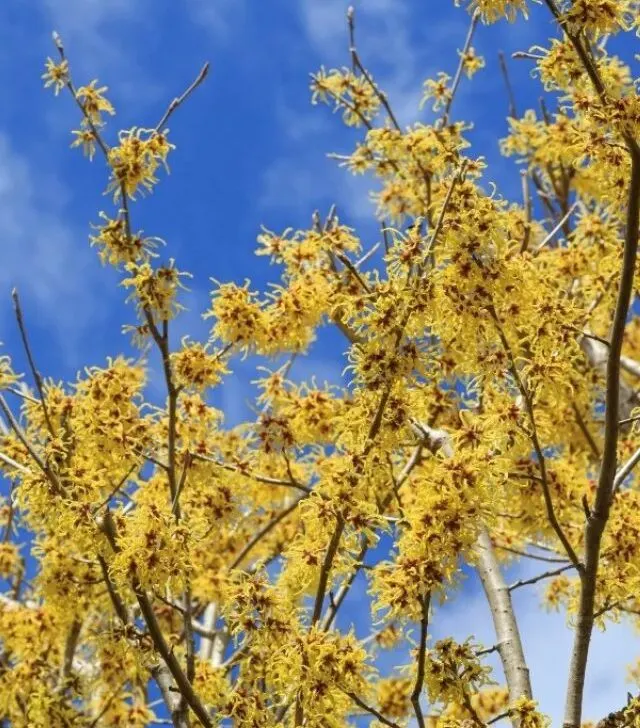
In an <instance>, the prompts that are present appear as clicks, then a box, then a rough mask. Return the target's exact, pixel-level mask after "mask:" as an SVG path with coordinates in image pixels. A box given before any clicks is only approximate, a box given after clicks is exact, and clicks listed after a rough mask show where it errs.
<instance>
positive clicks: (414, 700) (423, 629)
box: [411, 592, 431, 728]
mask: <svg viewBox="0 0 640 728" xmlns="http://www.w3.org/2000/svg"><path fill="white" fill-rule="evenodd" d="M420 603H421V607H422V616H421V618H420V642H419V645H418V656H417V663H418V669H417V671H416V681H415V683H414V685H413V690H412V692H411V704H412V705H413V712H414V713H415V716H416V721H417V722H418V726H419V728H425V725H426V723H425V720H424V715H423V714H422V707H421V706H420V695H421V693H422V688H423V685H424V676H425V668H426V661H427V630H428V627H429V607H430V605H431V593H430V592H428V593H427V594H425V595H424V596H423V597H422V598H421V599H420Z"/></svg>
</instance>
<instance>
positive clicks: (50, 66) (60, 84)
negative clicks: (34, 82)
mask: <svg viewBox="0 0 640 728" xmlns="http://www.w3.org/2000/svg"><path fill="white" fill-rule="evenodd" d="M45 65H46V69H47V70H46V71H45V73H43V74H42V78H43V79H44V86H45V88H48V87H49V86H53V92H54V93H55V95H56V96H57V95H58V93H59V92H60V89H63V88H64V87H65V86H66V85H67V83H69V62H68V61H67V60H66V59H65V60H62V61H60V63H55V61H53V60H52V59H51V58H47V61H46V64H45Z"/></svg>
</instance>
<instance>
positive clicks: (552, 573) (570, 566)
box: [508, 564, 576, 592]
mask: <svg viewBox="0 0 640 728" xmlns="http://www.w3.org/2000/svg"><path fill="white" fill-rule="evenodd" d="M575 568H576V567H575V566H574V565H573V564H565V565H564V566H561V567H560V568H559V569H552V570H551V571H545V572H544V573H543V574H538V575H537V576H532V577H531V578H530V579H519V580H518V581H515V582H514V583H513V584H511V585H510V586H509V587H508V589H509V591H510V592H511V591H514V590H515V589H519V588H520V587H522V586H528V585H530V584H537V583H538V582H539V581H542V580H543V579H549V578H551V577H552V576H558V574H563V573H564V572H565V571H568V570H569V569H575Z"/></svg>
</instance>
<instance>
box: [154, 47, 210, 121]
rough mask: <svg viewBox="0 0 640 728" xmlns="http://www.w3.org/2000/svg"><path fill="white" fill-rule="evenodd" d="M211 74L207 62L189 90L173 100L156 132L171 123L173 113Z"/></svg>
mask: <svg viewBox="0 0 640 728" xmlns="http://www.w3.org/2000/svg"><path fill="white" fill-rule="evenodd" d="M208 73H209V62H208V61H207V62H206V63H205V64H204V66H202V68H201V69H200V73H199V74H198V75H197V76H196V78H195V80H194V81H193V83H192V84H191V85H190V86H189V88H187V90H186V91H185V92H184V93H183V94H182V95H181V96H178V97H177V98H175V99H173V101H172V102H171V103H170V104H169V107H168V108H167V110H166V111H165V112H164V115H163V117H162V118H161V119H160V121H159V122H158V123H157V124H156V131H157V132H159V131H161V129H162V127H163V126H164V125H165V124H166V123H167V121H169V117H170V116H171V114H173V112H174V111H175V110H176V109H177V108H178V106H180V105H181V104H183V103H184V102H185V101H186V100H187V99H188V98H189V96H190V95H191V94H192V93H193V92H194V91H195V90H196V89H197V88H198V86H199V85H200V84H201V83H202V82H203V81H204V80H205V78H206V77H207V74H208Z"/></svg>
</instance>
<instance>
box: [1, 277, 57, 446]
mask: <svg viewBox="0 0 640 728" xmlns="http://www.w3.org/2000/svg"><path fill="white" fill-rule="evenodd" d="M11 298H12V299H13V310H14V311H15V314H16V321H17V322H18V328H19V329H20V337H21V338H22V345H23V346H24V351H25V354H26V355H27V361H28V362H29V369H31V374H32V376H33V379H34V381H35V383H36V388H37V390H38V394H39V395H40V405H41V407H42V414H43V415H44V421H45V423H46V425H47V429H48V430H49V432H50V433H51V437H55V436H56V433H55V430H54V429H53V423H52V422H51V417H50V416H49V410H48V408H47V402H46V398H45V396H44V386H43V383H42V377H41V376H40V372H39V371H38V368H37V367H36V363H35V360H34V358H33V353H32V351H31V347H30V346H29V339H28V337H27V329H26V327H25V325H24V317H23V315H22V307H21V306H20V297H19V296H18V289H17V288H14V289H13V290H12V291H11Z"/></svg>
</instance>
